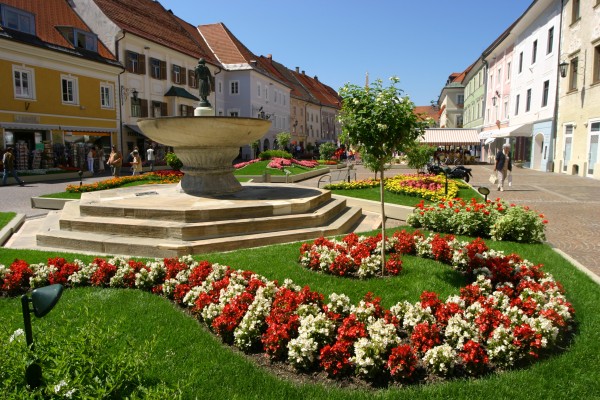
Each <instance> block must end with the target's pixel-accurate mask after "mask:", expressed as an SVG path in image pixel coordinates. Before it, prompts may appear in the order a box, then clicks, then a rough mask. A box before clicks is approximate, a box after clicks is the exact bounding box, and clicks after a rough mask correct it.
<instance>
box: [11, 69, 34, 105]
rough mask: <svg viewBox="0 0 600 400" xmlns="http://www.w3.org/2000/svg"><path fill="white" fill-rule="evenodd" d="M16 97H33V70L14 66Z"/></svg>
mask: <svg viewBox="0 0 600 400" xmlns="http://www.w3.org/2000/svg"><path fill="white" fill-rule="evenodd" d="M13 77H14V90H15V98H20V99H33V93H34V90H33V88H34V86H33V70H32V69H29V68H23V67H15V66H13Z"/></svg>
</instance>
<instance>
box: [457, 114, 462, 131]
mask: <svg viewBox="0 0 600 400" xmlns="http://www.w3.org/2000/svg"><path fill="white" fill-rule="evenodd" d="M456 127H457V128H462V127H463V116H462V115H457V116H456Z"/></svg>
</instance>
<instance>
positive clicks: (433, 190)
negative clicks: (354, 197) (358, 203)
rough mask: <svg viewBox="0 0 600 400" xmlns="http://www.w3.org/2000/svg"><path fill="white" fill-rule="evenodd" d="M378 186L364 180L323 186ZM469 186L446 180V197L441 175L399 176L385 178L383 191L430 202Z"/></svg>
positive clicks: (375, 181)
mask: <svg viewBox="0 0 600 400" xmlns="http://www.w3.org/2000/svg"><path fill="white" fill-rule="evenodd" d="M378 186H379V179H364V180H360V181H353V182H339V183H334V184H330V185H327V186H325V189H329V190H352V189H368V188H374V187H378ZM468 187H469V186H468V185H467V184H465V183H463V182H462V181H458V180H455V179H448V194H447V195H446V178H445V177H444V176H443V175H423V174H418V175H417V174H399V175H396V176H394V177H391V178H386V179H385V182H384V188H385V190H387V191H389V192H391V193H396V194H404V195H408V196H415V197H421V198H424V199H427V200H431V201H438V200H443V199H445V198H449V199H453V198H455V197H456V196H457V195H458V191H459V190H460V189H461V188H468Z"/></svg>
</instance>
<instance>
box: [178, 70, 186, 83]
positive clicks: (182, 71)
mask: <svg viewBox="0 0 600 400" xmlns="http://www.w3.org/2000/svg"><path fill="white" fill-rule="evenodd" d="M185 73H186V69H185V68H183V67H181V73H180V74H179V76H180V78H179V79H180V80H181V82H179V83H181V84H182V85H185V78H186V76H185Z"/></svg>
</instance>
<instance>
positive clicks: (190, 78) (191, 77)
mask: <svg viewBox="0 0 600 400" xmlns="http://www.w3.org/2000/svg"><path fill="white" fill-rule="evenodd" d="M188 84H189V86H190V87H191V88H195V87H196V84H195V82H194V70H193V69H190V70H188Z"/></svg>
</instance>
